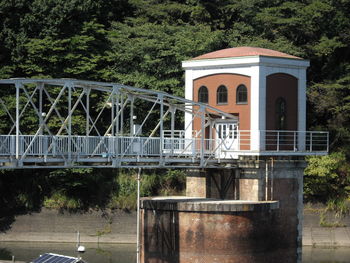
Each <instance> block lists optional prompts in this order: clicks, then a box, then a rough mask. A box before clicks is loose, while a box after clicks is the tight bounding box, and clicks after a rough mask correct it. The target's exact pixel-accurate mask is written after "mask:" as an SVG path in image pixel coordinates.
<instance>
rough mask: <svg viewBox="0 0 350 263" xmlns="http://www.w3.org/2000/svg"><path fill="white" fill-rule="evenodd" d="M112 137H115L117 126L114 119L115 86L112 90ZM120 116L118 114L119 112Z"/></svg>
mask: <svg viewBox="0 0 350 263" xmlns="http://www.w3.org/2000/svg"><path fill="white" fill-rule="evenodd" d="M111 110H112V112H111V129H112V131H111V135H112V136H114V135H115V126H114V118H115V86H113V88H112V96H111ZM117 114H118V112H117Z"/></svg>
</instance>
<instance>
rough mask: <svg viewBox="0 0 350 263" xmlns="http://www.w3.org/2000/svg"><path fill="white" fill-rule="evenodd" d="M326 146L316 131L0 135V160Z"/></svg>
mask: <svg viewBox="0 0 350 263" xmlns="http://www.w3.org/2000/svg"><path fill="white" fill-rule="evenodd" d="M179 134H181V133H179ZM256 134H258V138H259V139H260V149H256V145H254V143H255V142H256V141H254V136H256ZM17 140H18V145H17V144H16V142H17ZM161 140H163V141H162V143H161ZM328 145H329V134H328V132H316V131H312V132H311V131H307V132H298V131H259V132H258V133H255V132H252V131H238V132H236V134H234V135H233V134H232V135H230V134H228V135H227V137H226V138H221V139H203V140H202V139H201V138H183V136H181V137H179V138H175V137H170V138H168V137H164V138H159V137H133V136H104V137H98V136H48V135H37V136H35V135H20V136H18V138H17V137H16V136H15V135H0V156H9V157H14V156H17V155H18V156H19V157H21V158H25V157H26V156H28V157H29V156H36V157H47V156H52V157H60V156H61V157H63V158H66V157H67V156H68V157H110V156H114V157H120V158H123V157H130V156H141V157H159V156H161V157H169V156H171V157H196V158H204V157H205V158H207V157H213V158H225V156H226V155H225V154H223V153H227V152H235V153H237V154H238V155H239V154H240V153H242V154H245V155H247V154H253V155H256V154H261V155H263V154H271V153H275V154H281V155H284V154H288V153H291V152H294V153H296V154H298V153H300V154H302V155H308V154H313V153H327V152H328Z"/></svg>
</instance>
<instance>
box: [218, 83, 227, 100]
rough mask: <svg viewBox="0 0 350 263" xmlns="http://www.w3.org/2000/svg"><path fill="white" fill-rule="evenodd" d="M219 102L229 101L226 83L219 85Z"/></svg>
mask: <svg viewBox="0 0 350 263" xmlns="http://www.w3.org/2000/svg"><path fill="white" fill-rule="evenodd" d="M216 102H217V104H223V103H227V88H226V87H225V86H224V85H221V86H219V87H218V89H217V91H216Z"/></svg>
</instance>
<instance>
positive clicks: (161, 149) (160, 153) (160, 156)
mask: <svg viewBox="0 0 350 263" xmlns="http://www.w3.org/2000/svg"><path fill="white" fill-rule="evenodd" d="M158 99H159V101H160V104H159V105H160V125H159V137H160V143H159V146H160V152H159V161H160V164H161V165H163V148H164V147H163V144H164V138H163V135H164V134H163V128H164V127H163V122H164V121H163V119H164V116H163V115H164V101H163V99H164V98H163V95H162V94H159V95H158Z"/></svg>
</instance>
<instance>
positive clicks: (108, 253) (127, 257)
mask: <svg viewBox="0 0 350 263" xmlns="http://www.w3.org/2000/svg"><path fill="white" fill-rule="evenodd" d="M84 246H85V247H86V252H85V254H83V259H85V260H86V261H87V262H89V263H130V262H136V252H135V250H136V245H135V244H99V245H98V244H95V243H93V244H90V243H87V244H84ZM47 252H51V253H57V254H63V255H68V256H73V257H74V256H77V253H76V252H75V244H71V243H38V242H34V243H30V242H0V260H1V259H5V260H6V259H7V260H10V259H11V257H12V255H15V257H16V260H19V261H27V262H29V261H30V260H33V259H35V258H36V257H38V256H39V255H40V254H44V253H47ZM303 263H350V248H335V249H334V248H313V247H304V248H303Z"/></svg>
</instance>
